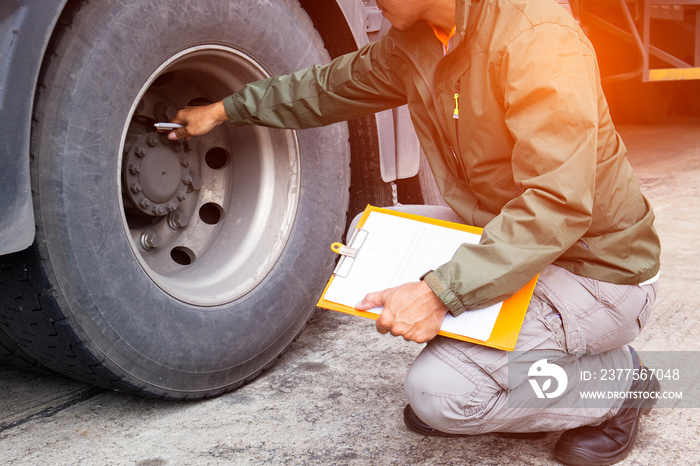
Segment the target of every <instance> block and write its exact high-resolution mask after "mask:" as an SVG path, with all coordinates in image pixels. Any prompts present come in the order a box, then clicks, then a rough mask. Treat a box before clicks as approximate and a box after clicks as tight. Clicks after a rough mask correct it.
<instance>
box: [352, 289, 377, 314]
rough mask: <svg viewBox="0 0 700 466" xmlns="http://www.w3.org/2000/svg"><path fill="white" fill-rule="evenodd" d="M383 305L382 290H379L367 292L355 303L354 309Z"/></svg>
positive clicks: (360, 309) (359, 309)
mask: <svg viewBox="0 0 700 466" xmlns="http://www.w3.org/2000/svg"><path fill="white" fill-rule="evenodd" d="M382 306H384V292H383V291H379V292H377V293H369V294H368V295H366V296H365V297H364V298H363V299H362V301H360V302H359V303H357V304H355V309H357V310H358V311H366V310H368V309H374V308H375V307H382Z"/></svg>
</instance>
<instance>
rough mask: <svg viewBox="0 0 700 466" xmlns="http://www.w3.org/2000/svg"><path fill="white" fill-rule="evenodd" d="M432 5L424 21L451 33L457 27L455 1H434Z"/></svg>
mask: <svg viewBox="0 0 700 466" xmlns="http://www.w3.org/2000/svg"><path fill="white" fill-rule="evenodd" d="M467 1H468V0H467ZM432 3H433V6H432V7H431V8H430V10H429V11H428V12H427V13H426V17H425V18H423V19H425V20H426V21H427V22H429V23H430V24H432V25H434V26H439V27H441V28H442V29H444V30H445V31H446V32H448V33H449V31H451V30H452V28H453V27H454V25H455V0H433V1H432Z"/></svg>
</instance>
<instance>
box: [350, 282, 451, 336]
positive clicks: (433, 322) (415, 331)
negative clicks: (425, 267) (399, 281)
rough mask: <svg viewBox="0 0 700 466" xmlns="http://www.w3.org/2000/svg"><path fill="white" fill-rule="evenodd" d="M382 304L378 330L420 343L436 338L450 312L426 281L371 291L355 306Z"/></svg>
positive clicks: (370, 307)
mask: <svg viewBox="0 0 700 466" xmlns="http://www.w3.org/2000/svg"><path fill="white" fill-rule="evenodd" d="M382 306H383V307H384V309H383V310H382V313H381V314H380V315H379V318H378V319H377V331H378V332H379V333H381V334H386V333H387V332H391V334H392V335H394V336H399V335H400V336H402V337H404V339H406V340H411V341H415V342H416V343H425V342H426V341H429V340H432V339H433V338H435V336H436V335H437V333H438V331H439V330H440V326H441V325H442V321H443V319H444V318H445V315H446V314H447V307H445V305H444V304H443V303H442V301H440V299H439V298H438V297H437V295H436V294H435V293H434V292H433V290H431V289H430V287H429V286H428V285H427V284H426V283H425V282H423V281H421V282H414V283H406V284H405V285H401V286H397V287H396V288H389V289H388V290H384V291H379V292H377V293H370V294H368V295H367V296H365V298H364V299H363V300H362V301H361V302H360V303H359V304H358V305H357V306H355V307H356V309H358V310H360V311H366V310H368V309H372V308H375V307H382Z"/></svg>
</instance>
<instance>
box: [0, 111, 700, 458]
mask: <svg viewBox="0 0 700 466" xmlns="http://www.w3.org/2000/svg"><path fill="white" fill-rule="evenodd" d="M620 132H621V133H622V135H623V138H624V139H625V141H626V144H627V146H628V147H629V149H630V159H631V161H632V164H633V165H634V166H635V168H636V170H637V173H638V176H639V178H640V179H641V181H642V184H643V186H644V192H645V193H646V195H647V196H648V197H649V199H650V200H651V202H652V203H653V205H654V207H655V209H656V214H657V224H656V225H657V229H658V231H659V233H660V235H661V238H662V243H663V252H662V281H661V283H660V294H659V298H658V300H657V304H656V306H655V311H654V314H653V316H652V317H651V319H650V321H649V322H648V324H647V328H645V330H644V332H643V333H642V335H641V336H640V338H639V339H638V340H637V342H636V343H635V347H636V348H637V349H639V350H656V351H664V350H685V351H698V350H700V343H698V335H700V322H699V321H700V319H698V317H697V312H696V309H697V307H698V302H699V301H698V296H700V272H699V271H698V264H700V248H699V247H698V240H699V239H700V233H698V231H700V218H699V217H698V215H699V213H700V119H688V118H684V119H670V120H667V121H666V122H664V123H662V124H657V125H654V126H625V127H621V128H620ZM420 349H421V346H420V345H416V344H413V343H408V342H405V341H403V340H401V339H396V338H393V337H390V336H382V335H379V334H377V333H376V332H375V331H374V323H373V322H372V321H370V320H366V319H362V318H358V317H352V316H347V315H344V314H340V313H335V312H332V311H322V310H319V311H318V312H317V313H316V315H315V316H314V318H313V319H312V321H311V322H310V323H309V326H308V328H307V330H306V331H305V332H304V333H303V334H302V336H301V338H300V339H299V340H298V341H297V342H296V343H295V344H294V345H293V347H292V348H291V350H290V351H289V352H288V353H287V354H286V355H285V356H283V357H282V359H281V360H280V361H279V362H278V363H277V364H276V365H275V366H274V367H273V368H272V369H271V370H269V371H267V372H266V373H265V374H263V375H262V376H261V377H259V378H258V379H256V380H255V381H253V382H252V383H250V384H248V385H246V386H244V387H242V388H241V389H239V390H237V391H235V392H233V393H230V394H227V395H224V396H221V397H218V398H215V399H212V400H207V401H200V402H189V403H184V402H180V403H177V402H163V401H153V400H147V399H141V398H136V397H133V396H128V395H124V394H120V393H114V392H109V391H105V390H102V389H95V388H92V387H88V386H86V385H84V384H80V383H76V382H73V381H71V380H68V379H65V378H62V377H58V376H46V375H36V374H33V373H27V372H23V371H19V370H16V369H13V368H9V367H0V464H3V465H36V464H66V465H68V464H71V465H72V464H78V465H94V464H99V465H140V466H147V465H149V466H157V465H182V464H188V465H189V464H192V465H199V464H203V465H209V464H212V465H217V464H227V465H228V464H235V465H238V464H242V465H245V464H254V465H257V464H275V465H278V464H293V465H297V464H323V465H345V464H350V465H355V464H358V465H364V464H370V465H375V464H376V465H384V464H425V465H438V464H440V465H443V464H444V465H447V464H475V465H495V464H510V463H513V464H533V465H534V464H537V465H542V464H544V465H548V464H557V462H556V461H555V460H554V457H553V453H552V452H553V448H554V444H555V442H556V441H557V439H558V437H559V435H560V433H559V432H552V433H549V434H548V435H546V437H544V438H542V439H538V440H513V439H502V438H500V437H498V436H496V435H483V436H478V437H472V438H458V439H444V438H430V437H424V436H420V435H416V434H413V433H411V432H409V431H407V430H406V428H405V427H404V426H403V421H402V410H403V406H404V404H405V400H404V395H403V387H402V383H403V377H404V374H405V373H406V370H407V368H408V366H409V365H410V364H411V361H412V360H413V358H414V357H415V356H416V355H417V354H418V352H419V351H420ZM698 354H699V355H700V353H698ZM698 390H700V388H699V389H698ZM698 438H700V410H698V409H691V408H658V409H656V410H654V411H652V413H651V414H650V415H649V416H647V417H645V418H644V420H643V422H642V425H641V430H640V432H639V436H638V438H637V444H636V448H635V449H634V450H633V451H632V453H631V454H630V455H629V457H628V458H627V459H626V460H625V461H623V462H622V463H620V464H626V465H631V464H655V465H656V464H662V465H676V464H700V442H699V440H698Z"/></svg>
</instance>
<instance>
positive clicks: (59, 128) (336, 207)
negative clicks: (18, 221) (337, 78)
mask: <svg viewBox="0 0 700 466" xmlns="http://www.w3.org/2000/svg"><path fill="white" fill-rule="evenodd" d="M200 3H201V5H200V4H197V6H196V7H194V8H195V11H184V10H183V8H184V7H183V6H181V5H178V4H175V3H174V2H173V3H166V4H163V3H162V2H160V3H158V2H151V1H147V0H135V1H132V2H130V3H128V4H127V5H124V2H118V3H117V2H115V3H109V4H101V5H100V6H86V7H84V9H83V10H82V11H80V12H79V14H78V15H77V16H76V18H75V23H74V25H73V28H72V30H73V32H72V33H71V34H72V35H71V36H70V37H68V38H65V39H63V43H62V46H61V47H62V48H63V51H64V54H63V55H62V59H61V60H60V63H58V64H57V65H55V66H54V67H53V68H52V70H51V72H50V75H51V77H50V84H49V85H48V88H47V92H46V94H45V95H46V97H45V100H44V102H45V110H44V112H43V125H42V130H41V135H40V138H39V144H38V154H39V160H38V163H37V164H35V165H36V167H37V168H36V173H35V182H36V183H37V186H38V190H37V192H38V194H37V204H38V211H39V219H40V220H39V222H40V235H39V238H40V240H41V245H40V248H41V249H42V250H43V254H42V255H44V256H45V257H47V258H48V263H47V269H48V270H47V276H48V278H49V281H51V282H52V283H54V284H55V288H56V299H57V302H58V305H59V307H60V308H61V310H62V311H63V312H64V313H65V315H66V317H68V318H69V320H70V323H71V327H72V328H73V330H74V331H75V332H76V335H77V336H78V338H80V339H82V340H84V343H85V344H86V345H87V346H88V348H89V349H90V351H91V352H92V353H93V354H94V355H95V356H96V358H97V359H98V360H101V361H102V362H103V363H104V364H106V365H107V366H108V367H109V368H110V370H112V371H113V372H115V373H121V374H120V375H122V376H126V377H127V378H129V377H130V378H132V379H133V380H136V381H139V383H141V384H143V385H144V386H146V387H148V386H149V385H151V386H157V387H158V388H157V390H162V391H163V392H165V393H167V392H183V391H185V392H197V391H209V390H211V389H212V387H225V386H230V385H233V384H236V383H237V382H238V381H240V380H242V379H246V378H248V377H250V376H251V375H253V374H255V373H256V372H258V371H259V370H260V368H262V367H264V366H265V365H267V364H268V363H269V362H270V361H272V360H274V359H275V358H276V357H277V355H279V354H280V353H281V352H282V351H283V350H284V349H285V348H286V347H287V346H288V345H289V343H290V342H291V340H292V338H293V337H294V336H295V335H296V334H297V333H298V332H299V331H300V330H301V328H302V327H303V325H304V324H305V322H306V320H307V319H308V317H309V316H310V314H311V313H312V312H313V309H314V305H315V300H316V298H317V296H318V294H319V292H320V289H321V287H322V286H323V284H324V282H325V280H326V279H327V277H328V274H329V273H330V268H331V266H332V257H331V255H330V254H329V252H328V251H329V248H328V244H329V242H330V241H331V240H332V239H334V238H339V237H340V235H341V234H342V227H343V222H344V215H345V208H346V206H347V195H348V194H347V169H346V168H345V167H347V165H348V159H347V157H348V155H347V132H346V130H345V127H344V125H334V126H332V127H327V128H322V129H313V130H304V131H299V132H298V133H297V138H298V141H299V147H300V154H301V195H300V199H299V205H298V209H297V214H296V220H295V225H294V227H293V229H292V232H291V236H290V238H289V241H288V244H287V246H286V248H285V250H284V252H283V253H282V256H281V257H280V260H279V261H278V263H277V265H276V266H275V267H274V268H273V270H272V271H271V272H270V273H269V274H268V276H267V277H266V278H265V280H264V281H263V282H262V283H260V284H259V285H258V286H257V287H256V288H255V289H254V290H253V291H251V292H250V293H248V294H246V295H245V296H243V297H242V298H240V299H238V300H236V301H234V302H233V303H230V304H227V305H222V306H216V307H195V306H191V305H187V304H185V303H183V302H181V301H178V300H176V299H173V298H172V297H171V296H169V295H168V294H166V293H165V292H163V291H162V290H161V289H160V288H159V287H158V286H157V285H155V283H154V282H153V281H152V280H151V279H150V278H149V277H148V275H147V274H146V272H145V271H144V270H143V268H142V267H141V266H140V265H139V263H138V261H137V259H136V257H135V255H134V252H133V251H132V249H131V247H130V243H129V239H128V237H127V234H126V231H125V229H124V226H123V212H122V207H121V202H120V198H121V193H120V192H119V183H118V180H119V177H120V167H119V161H120V157H119V148H120V147H121V142H122V138H123V127H124V124H125V122H127V121H128V120H129V119H130V116H131V115H130V111H131V108H132V105H133V102H134V100H135V99H136V98H137V93H138V92H139V90H140V89H141V87H142V86H143V84H144V82H145V81H146V80H147V79H148V77H149V76H150V74H151V73H153V71H154V70H156V69H157V68H158V66H160V64H161V63H163V62H164V61H165V60H166V59H167V58H169V57H170V56H173V55H174V54H176V53H177V52H179V51H180V50H185V49H187V48H189V47H192V46H196V45H205V44H217V45H224V46H229V47H235V48H237V49H239V50H241V51H242V52H243V53H245V54H247V55H249V56H251V57H253V58H255V59H257V61H258V62H259V63H260V64H261V65H262V66H263V67H264V68H266V69H267V71H268V72H269V73H270V74H272V75H276V74H283V73H288V72H291V71H294V70H296V69H300V68H303V67H305V66H310V65H313V64H315V63H318V62H320V61H324V60H326V59H327V57H325V56H324V55H321V54H320V53H319V52H320V50H321V47H319V44H320V43H319V41H318V39H317V38H316V37H309V27H310V22H309V20H308V18H306V17H305V16H303V13H302V12H301V10H300V8H299V7H298V5H296V4H295V3H292V2H287V1H277V2H261V1H231V2H200ZM154 38H157V39H154ZM221 97H224V96H221ZM339 177H340V179H341V180H343V181H344V182H340V183H339V182H338V179H339ZM147 390H150V389H148V388H147Z"/></svg>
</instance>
